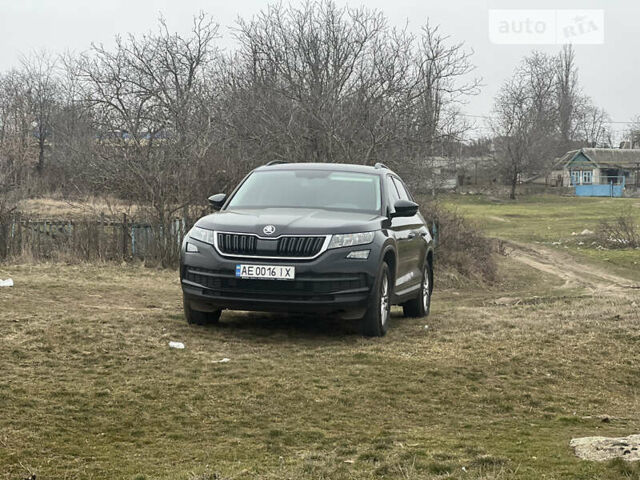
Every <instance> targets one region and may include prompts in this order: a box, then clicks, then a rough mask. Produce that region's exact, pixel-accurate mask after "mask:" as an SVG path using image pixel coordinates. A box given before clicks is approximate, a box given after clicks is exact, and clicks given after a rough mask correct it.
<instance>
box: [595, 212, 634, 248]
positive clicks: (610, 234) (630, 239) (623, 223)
mask: <svg viewBox="0 0 640 480" xmlns="http://www.w3.org/2000/svg"><path fill="white" fill-rule="evenodd" d="M597 236H598V238H599V239H600V242H601V243H602V244H603V245H604V246H607V247H609V248H640V225H638V224H637V223H636V220H635V218H634V216H633V215H632V214H631V212H630V211H624V212H622V214H621V215H619V216H618V217H616V218H614V219H613V220H611V221H609V220H603V221H602V222H600V225H599V226H598V231H597Z"/></svg>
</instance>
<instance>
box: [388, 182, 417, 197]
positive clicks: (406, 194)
mask: <svg viewBox="0 0 640 480" xmlns="http://www.w3.org/2000/svg"><path fill="white" fill-rule="evenodd" d="M391 178H392V180H393V183H394V185H395V186H396V188H397V189H398V194H399V195H400V199H401V200H409V201H413V200H412V198H411V195H410V194H409V192H408V191H407V189H406V188H405V186H404V183H402V182H401V181H400V179H398V178H395V177H391Z"/></svg>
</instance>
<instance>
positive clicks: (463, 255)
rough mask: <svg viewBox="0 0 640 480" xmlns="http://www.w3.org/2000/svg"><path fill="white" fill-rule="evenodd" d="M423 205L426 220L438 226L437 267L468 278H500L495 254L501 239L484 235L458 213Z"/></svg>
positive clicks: (435, 205)
mask: <svg viewBox="0 0 640 480" xmlns="http://www.w3.org/2000/svg"><path fill="white" fill-rule="evenodd" d="M423 204H424V205H425V207H423V208H422V209H421V210H422V212H423V214H424V215H425V219H426V220H427V222H429V224H433V223H435V225H436V230H437V233H436V239H437V242H436V268H440V269H442V270H444V271H449V273H453V274H454V275H456V276H462V277H465V278H468V279H473V280H482V281H489V282H491V281H494V280H495V279H496V277H497V265H496V261H495V258H494V254H495V253H496V251H498V250H499V249H500V244H499V242H498V241H496V240H493V239H490V238H487V237H485V236H484V235H483V234H482V232H481V231H480V230H479V229H478V228H477V227H476V226H475V225H473V223H472V222H470V221H469V220H467V219H465V218H464V217H463V216H462V215H461V214H459V213H458V212H456V211H451V210H447V209H445V208H443V207H441V206H440V205H438V204H437V203H435V202H432V203H426V202H425V203H423Z"/></svg>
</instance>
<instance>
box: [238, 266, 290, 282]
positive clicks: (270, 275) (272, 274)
mask: <svg viewBox="0 0 640 480" xmlns="http://www.w3.org/2000/svg"><path fill="white" fill-rule="evenodd" d="M236 277H241V278H261V279H264V280H294V279H295V278H296V267H290V266H286V265H236Z"/></svg>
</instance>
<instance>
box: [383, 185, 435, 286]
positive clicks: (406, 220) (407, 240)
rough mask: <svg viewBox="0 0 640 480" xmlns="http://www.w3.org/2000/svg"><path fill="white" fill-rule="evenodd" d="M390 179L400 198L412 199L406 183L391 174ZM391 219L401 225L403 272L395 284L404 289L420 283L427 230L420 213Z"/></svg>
mask: <svg viewBox="0 0 640 480" xmlns="http://www.w3.org/2000/svg"><path fill="white" fill-rule="evenodd" d="M391 181H392V182H393V184H394V186H395V188H396V191H397V192H398V195H399V197H400V199H401V200H409V201H412V202H413V201H414V200H413V197H412V196H411V194H410V193H409V190H408V189H407V187H406V185H405V184H404V182H403V181H402V180H400V178H399V177H396V176H393V175H392V176H391ZM393 220H394V221H395V220H398V221H399V222H398V225H399V226H400V225H402V228H401V232H402V238H403V239H402V244H403V247H402V249H403V262H404V264H405V265H404V267H403V271H404V273H403V278H402V281H401V282H399V283H397V286H398V289H399V290H403V289H404V290H406V289H410V288H411V287H412V286H413V285H416V284H420V283H421V281H422V266H423V263H424V252H425V242H424V236H425V234H426V233H428V230H427V228H426V226H425V224H424V220H423V218H422V216H421V215H420V213H416V215H414V216H413V217H399V218H394V219H393ZM400 221H401V222H400ZM392 224H393V221H392Z"/></svg>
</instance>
